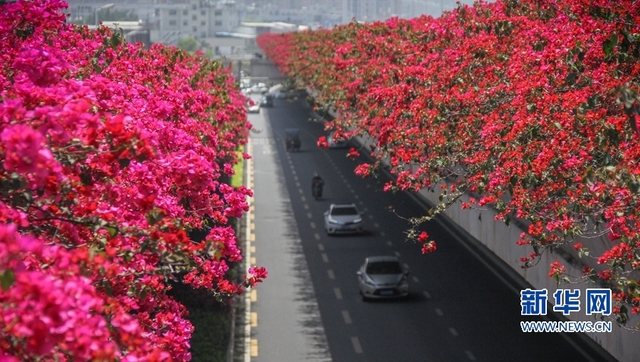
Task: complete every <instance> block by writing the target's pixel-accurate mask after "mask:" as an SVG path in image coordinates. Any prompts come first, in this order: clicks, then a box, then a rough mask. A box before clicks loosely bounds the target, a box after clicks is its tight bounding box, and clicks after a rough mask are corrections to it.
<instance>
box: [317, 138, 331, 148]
mask: <svg viewBox="0 0 640 362" xmlns="http://www.w3.org/2000/svg"><path fill="white" fill-rule="evenodd" d="M317 145H318V147H319V148H329V142H328V141H327V137H325V136H321V137H320V138H318V142H317Z"/></svg>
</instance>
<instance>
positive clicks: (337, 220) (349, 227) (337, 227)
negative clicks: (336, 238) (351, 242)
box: [324, 204, 364, 235]
mask: <svg viewBox="0 0 640 362" xmlns="http://www.w3.org/2000/svg"><path fill="white" fill-rule="evenodd" d="M324 229H325V230H326V231H327V234H329V235H333V234H338V233H362V232H363V231H364V229H363V226H362V216H361V214H360V211H358V208H357V207H356V205H355V204H331V205H330V206H329V210H327V211H325V213H324Z"/></svg>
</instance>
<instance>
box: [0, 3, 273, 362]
mask: <svg viewBox="0 0 640 362" xmlns="http://www.w3.org/2000/svg"><path fill="white" fill-rule="evenodd" d="M64 8H66V4H65V3H63V2H61V1H57V0H36V1H19V2H16V3H8V4H4V5H0V50H1V51H0V140H1V143H0V160H1V161H0V285H1V289H0V318H1V321H0V360H3V361H24V360H73V361H89V360H91V361H100V360H104V361H112V360H131V361H139V360H145V361H159V360H175V361H186V360H189V359H190V354H189V351H188V350H189V339H190V336H191V333H192V332H193V327H192V326H191V324H190V323H189V322H188V321H187V320H186V319H185V318H184V315H185V312H186V311H185V308H184V307H183V306H182V305H180V304H178V303H176V302H175V301H174V300H172V299H171V298H169V297H168V296H167V290H168V284H167V278H170V277H171V276H172V270H175V268H176V267H181V268H183V269H184V270H188V271H190V272H189V274H187V276H186V277H185V281H187V282H188V283H190V284H192V285H193V286H194V287H196V288H200V287H203V288H207V289H210V290H212V291H214V292H215V293H217V294H225V295H229V294H234V293H242V292H243V290H244V288H245V287H246V286H250V285H255V284H256V283H257V282H259V281H260V280H261V279H262V278H264V277H266V272H265V271H264V269H263V268H251V270H250V271H249V275H248V276H247V277H246V280H245V281H244V282H242V283H241V284H239V285H238V284H235V283H234V282H233V281H231V280H228V279H227V277H226V274H225V273H226V271H227V270H228V265H227V262H229V261H231V262H234V261H238V260H240V259H241V258H242V256H241V253H240V250H238V248H237V246H236V237H235V235H234V232H233V229H231V227H229V226H228V221H229V220H230V219H231V218H238V217H240V216H241V215H242V214H243V212H245V211H247V210H248V206H247V203H246V197H247V196H250V195H251V194H252V193H251V191H250V190H247V189H245V188H243V187H240V188H233V187H231V186H229V185H228V184H227V183H225V181H224V180H228V176H230V175H231V174H232V173H233V171H232V167H231V165H233V164H235V163H236V162H237V159H236V150H237V149H238V147H239V146H240V145H242V144H243V143H244V142H245V141H246V138H247V134H248V130H249V128H250V124H249V123H248V122H247V121H246V114H245V109H244V107H243V99H244V98H243V96H242V95H241V94H240V92H239V91H238V89H237V87H236V86H235V85H234V81H233V78H232V77H231V75H230V72H229V71H228V70H226V69H223V68H222V67H221V65H220V63H218V62H213V61H210V60H208V59H206V58H204V56H201V55H194V56H192V55H188V54H186V53H185V52H183V51H181V50H178V49H176V48H173V47H165V46H161V45H154V46H152V47H151V49H143V48H142V47H141V45H132V44H126V43H125V42H124V41H123V40H122V37H121V36H119V35H117V34H114V33H112V32H111V31H110V30H108V29H107V28H100V29H98V30H97V31H90V30H89V29H88V28H86V27H85V28H81V27H76V26H73V25H71V24H67V23H65V15H64ZM205 220H208V224H207V225H208V226H209V227H212V229H211V232H210V234H209V235H208V236H207V238H206V240H205V241H204V242H201V243H194V242H193V241H191V240H190V239H189V237H188V234H187V232H188V231H189V230H190V229H192V228H199V227H202V226H203V222H204V221H205ZM3 355H4V356H5V357H3Z"/></svg>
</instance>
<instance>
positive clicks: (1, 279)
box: [0, 270, 16, 291]
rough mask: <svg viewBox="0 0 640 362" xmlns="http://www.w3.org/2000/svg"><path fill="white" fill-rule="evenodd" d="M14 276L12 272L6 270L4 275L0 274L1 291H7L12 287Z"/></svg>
mask: <svg viewBox="0 0 640 362" xmlns="http://www.w3.org/2000/svg"><path fill="white" fill-rule="evenodd" d="M15 278H16V276H15V274H14V273H13V270H7V271H5V272H4V273H2V274H0V286H2V290H4V291H7V290H9V288H10V287H11V285H13V281H14V280H15Z"/></svg>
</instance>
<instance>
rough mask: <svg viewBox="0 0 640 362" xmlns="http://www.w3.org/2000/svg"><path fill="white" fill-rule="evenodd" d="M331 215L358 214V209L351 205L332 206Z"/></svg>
mask: <svg viewBox="0 0 640 362" xmlns="http://www.w3.org/2000/svg"><path fill="white" fill-rule="evenodd" d="M331 215H333V216H344V215H358V210H357V209H356V208H355V207H353V206H348V207H334V208H333V209H331Z"/></svg>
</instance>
